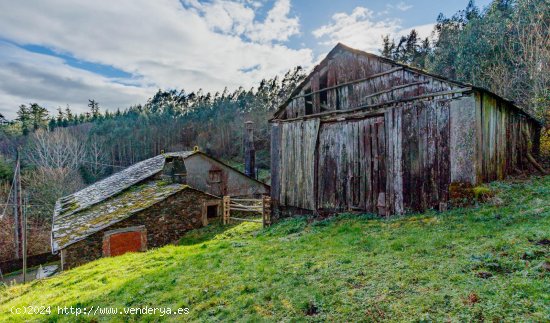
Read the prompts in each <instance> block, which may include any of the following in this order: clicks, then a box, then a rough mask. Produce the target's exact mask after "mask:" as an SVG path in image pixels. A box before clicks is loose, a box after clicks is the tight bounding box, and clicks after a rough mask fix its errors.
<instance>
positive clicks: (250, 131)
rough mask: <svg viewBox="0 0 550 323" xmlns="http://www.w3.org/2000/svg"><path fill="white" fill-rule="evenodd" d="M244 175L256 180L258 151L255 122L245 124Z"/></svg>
mask: <svg viewBox="0 0 550 323" xmlns="http://www.w3.org/2000/svg"><path fill="white" fill-rule="evenodd" d="M244 126H245V127H244V128H245V129H244V138H243V146H244V173H245V174H246V175H247V176H250V177H254V178H256V150H255V149H254V122H252V121H246V122H245V123H244Z"/></svg>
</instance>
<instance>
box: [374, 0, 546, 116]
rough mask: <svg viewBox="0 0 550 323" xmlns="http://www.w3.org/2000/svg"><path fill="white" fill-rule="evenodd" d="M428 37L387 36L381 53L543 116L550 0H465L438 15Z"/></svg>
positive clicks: (412, 33) (415, 34) (414, 34)
mask: <svg viewBox="0 0 550 323" xmlns="http://www.w3.org/2000/svg"><path fill="white" fill-rule="evenodd" d="M432 36H433V37H432V39H431V40H430V39H421V38H419V37H418V34H417V33H416V31H415V30H412V31H411V33H410V34H409V35H407V36H403V37H401V38H400V39H398V40H395V39H390V38H389V36H386V37H384V39H383V45H382V50H381V53H382V56H385V57H388V58H391V59H393V60H396V61H399V62H402V63H405V64H409V65H412V66H415V67H419V68H421V69H425V70H427V71H429V72H432V73H434V74H437V75H442V76H445V77H448V78H450V79H452V80H456V81H461V82H465V83H471V84H474V85H476V86H479V87H482V88H485V89H488V90H490V91H492V92H494V93H497V94H500V95H501V96H503V97H505V98H508V99H511V100H513V101H514V102H516V103H517V104H518V105H519V106H521V107H523V108H524V109H527V110H528V111H529V112H531V113H532V114H533V115H535V116H536V117H538V118H539V119H541V120H545V121H548V118H549V117H550V116H549V115H548V107H549V106H550V1H548V0H494V1H493V2H492V3H491V4H490V5H489V6H488V7H486V8H485V9H484V10H480V9H479V8H478V7H476V6H475V4H474V2H473V1H472V0H470V2H469V4H468V5H467V7H466V8H465V9H464V10H461V11H459V12H457V13H456V14H455V15H453V16H452V17H450V18H449V17H445V16H443V15H442V14H440V15H439V17H438V18H437V23H436V25H435V28H434V30H433V33H432Z"/></svg>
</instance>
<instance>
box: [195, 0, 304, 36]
mask: <svg viewBox="0 0 550 323" xmlns="http://www.w3.org/2000/svg"><path fill="white" fill-rule="evenodd" d="M188 4H189V5H190V6H192V7H193V8H196V9H197V10H198V11H199V12H200V13H201V14H202V15H203V16H204V17H205V18H206V22H207V25H208V26H209V27H210V29H212V30H213V31H218V32H222V33H226V34H232V35H235V36H244V37H245V38H247V39H249V40H252V41H254V42H260V43H270V42H273V41H286V40H288V39H289V37H291V36H293V35H296V34H298V33H299V32H300V21H299V19H298V18H297V17H290V16H289V14H290V8H291V6H290V0H277V1H275V3H274V5H273V8H271V9H270V10H269V11H268V13H267V17H266V18H265V20H264V21H262V22H258V21H255V13H254V9H257V8H258V7H259V6H261V3H259V2H250V3H244V2H235V1H228V0H215V1H213V2H211V3H204V4H202V3H197V2H189V3H188ZM249 5H250V6H249Z"/></svg>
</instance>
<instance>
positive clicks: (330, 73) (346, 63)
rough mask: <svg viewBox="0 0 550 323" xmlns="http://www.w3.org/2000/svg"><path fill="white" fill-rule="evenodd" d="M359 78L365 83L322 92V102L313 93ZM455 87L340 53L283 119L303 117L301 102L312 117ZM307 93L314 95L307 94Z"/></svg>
mask: <svg viewBox="0 0 550 323" xmlns="http://www.w3.org/2000/svg"><path fill="white" fill-rule="evenodd" d="M377 75H378V76H377ZM369 77H372V78H369ZM323 78H326V84H321V82H320V80H321V79H323ZM361 79H366V80H365V81H362V82H356V83H352V84H349V85H347V86H342V87H336V88H332V89H329V90H327V91H325V92H326V99H325V101H323V100H322V95H321V93H315V92H316V91H319V90H322V89H325V88H331V87H334V86H337V85H338V84H345V83H348V82H353V81H355V80H361ZM457 88H460V86H457V85H455V84H453V83H451V82H446V81H444V80H439V79H436V78H434V77H431V76H428V75H423V74H421V73H418V72H415V71H411V70H407V69H403V68H400V67H399V66H398V65H396V64H393V65H392V64H390V63H388V62H386V61H382V60H380V59H376V58H370V57H367V56H364V55H358V54H355V53H351V52H342V53H339V54H337V55H335V56H334V57H333V58H332V59H331V60H329V61H328V62H327V64H326V66H323V67H320V68H319V69H318V70H315V71H314V72H313V73H312V75H311V77H310V78H309V81H308V82H306V83H305V85H304V86H303V88H302V90H301V91H300V93H299V94H298V95H297V96H296V97H295V98H294V99H293V100H291V101H290V103H289V104H288V106H287V108H286V112H285V118H296V117H301V116H304V115H307V114H308V113H307V112H306V109H305V101H309V102H311V104H312V105H313V108H312V110H311V114H313V113H319V112H326V111H336V110H342V109H353V108H357V107H361V106H364V105H375V104H381V103H384V102H391V101H397V100H400V99H404V98H408V97H413V96H417V95H422V94H427V93H435V92H441V91H450V90H455V89H457ZM308 93H314V94H311V95H308Z"/></svg>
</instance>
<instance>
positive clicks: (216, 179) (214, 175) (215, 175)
mask: <svg viewBox="0 0 550 323" xmlns="http://www.w3.org/2000/svg"><path fill="white" fill-rule="evenodd" d="M221 181H222V171H221V169H213V170H210V171H209V172H208V182H210V183H221Z"/></svg>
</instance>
